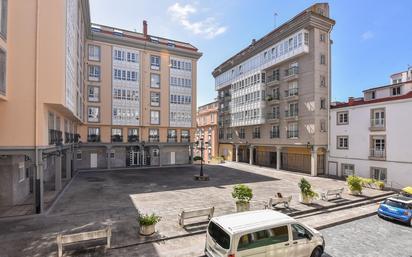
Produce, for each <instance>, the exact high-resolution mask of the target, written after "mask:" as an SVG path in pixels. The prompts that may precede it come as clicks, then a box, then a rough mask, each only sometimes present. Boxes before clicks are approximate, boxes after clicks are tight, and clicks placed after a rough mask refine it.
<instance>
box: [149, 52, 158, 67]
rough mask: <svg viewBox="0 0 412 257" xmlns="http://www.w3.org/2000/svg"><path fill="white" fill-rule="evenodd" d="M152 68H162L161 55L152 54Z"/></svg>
mask: <svg viewBox="0 0 412 257" xmlns="http://www.w3.org/2000/svg"><path fill="white" fill-rule="evenodd" d="M150 68H151V69H152V70H160V56H157V55H151V56H150Z"/></svg>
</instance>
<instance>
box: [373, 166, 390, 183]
mask: <svg viewBox="0 0 412 257" xmlns="http://www.w3.org/2000/svg"><path fill="white" fill-rule="evenodd" d="M371 178H373V179H376V180H380V181H386V178H387V176H386V168H377V167H371Z"/></svg>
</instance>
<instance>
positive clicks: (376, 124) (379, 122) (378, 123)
mask: <svg viewBox="0 0 412 257" xmlns="http://www.w3.org/2000/svg"><path fill="white" fill-rule="evenodd" d="M371 127H372V128H384V127H385V119H384V118H380V119H371Z"/></svg>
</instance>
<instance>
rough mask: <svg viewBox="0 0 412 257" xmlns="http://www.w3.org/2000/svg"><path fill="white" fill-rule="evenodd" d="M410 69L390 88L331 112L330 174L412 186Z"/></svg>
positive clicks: (351, 100) (337, 105) (368, 93)
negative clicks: (355, 176)
mask: <svg viewBox="0 0 412 257" xmlns="http://www.w3.org/2000/svg"><path fill="white" fill-rule="evenodd" d="M410 74H411V69H409V70H408V71H405V72H401V73H397V74H394V75H392V76H391V81H392V84H390V85H386V86H381V87H376V88H371V89H367V90H365V91H363V93H364V97H361V98H349V101H348V102H346V103H334V104H332V107H331V111H330V112H331V117H330V118H331V120H330V124H331V125H330V126H331V127H330V148H329V149H330V150H329V156H328V174H329V175H333V176H348V175H351V174H355V175H357V176H361V177H366V178H374V179H377V180H381V181H384V182H385V183H386V186H387V187H393V188H398V189H399V188H402V187H405V186H408V185H412V151H411V144H412V138H411V137H410V136H409V134H410V132H411V131H412V120H411V118H410V117H411V111H412V80H411V76H410Z"/></svg>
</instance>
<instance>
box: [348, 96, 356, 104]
mask: <svg viewBox="0 0 412 257" xmlns="http://www.w3.org/2000/svg"><path fill="white" fill-rule="evenodd" d="M354 102H355V97H352V96H350V97H349V98H348V103H349V104H353V103H354Z"/></svg>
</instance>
